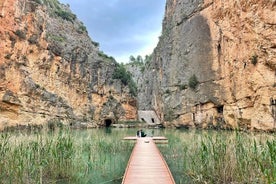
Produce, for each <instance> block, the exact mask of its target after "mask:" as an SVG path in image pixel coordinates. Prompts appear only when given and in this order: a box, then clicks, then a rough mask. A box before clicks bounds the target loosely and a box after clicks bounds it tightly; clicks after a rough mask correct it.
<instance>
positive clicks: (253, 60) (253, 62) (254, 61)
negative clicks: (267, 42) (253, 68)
mask: <svg viewBox="0 0 276 184" xmlns="http://www.w3.org/2000/svg"><path fill="white" fill-rule="evenodd" d="M250 60H251V63H252V64H253V65H256V64H257V62H258V56H257V55H256V54H255V55H253V56H252V57H251V59H250Z"/></svg>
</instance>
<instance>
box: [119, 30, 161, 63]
mask: <svg viewBox="0 0 276 184" xmlns="http://www.w3.org/2000/svg"><path fill="white" fill-rule="evenodd" d="M160 34H161V30H157V31H154V32H151V33H149V34H147V35H135V36H134V38H133V39H134V40H136V41H137V40H146V41H147V43H146V44H145V46H144V47H142V48H141V49H139V50H137V51H133V52H132V53H130V54H129V53H127V54H122V55H118V56H114V57H115V59H116V61H117V62H119V63H121V62H123V63H127V62H128V61H129V56H130V55H133V56H135V57H136V56H138V55H141V56H142V57H145V56H146V55H150V54H151V53H152V52H153V50H154V48H155V47H156V46H157V43H158V41H159V36H160Z"/></svg>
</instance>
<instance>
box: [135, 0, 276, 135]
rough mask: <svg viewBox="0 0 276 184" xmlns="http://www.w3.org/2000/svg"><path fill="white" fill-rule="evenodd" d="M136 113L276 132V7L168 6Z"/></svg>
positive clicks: (171, 1)
mask: <svg viewBox="0 0 276 184" xmlns="http://www.w3.org/2000/svg"><path fill="white" fill-rule="evenodd" d="M143 83H144V85H143V86H142V88H141V90H140V94H139V95H138V97H139V108H140V109H141V110H147V109H148V110H149V109H150V110H152V109H153V110H155V111H156V112H157V113H158V115H159V116H160V118H161V120H162V121H163V122H164V125H166V126H176V127H183V126H184V127H203V128H205V127H217V128H239V129H262V130H272V131H273V130H274V131H275V128H276V116H275V112H276V110H275V108H276V107H275V101H276V100H275V99H276V1H274V0H272V1H267V0H233V1H221V0H167V4H166V13H165V17H164V20H163V30H162V36H161V37H160V41H159V43H158V46H157V48H156V49H155V51H154V53H153V60H152V62H151V63H150V66H149V67H147V68H146V70H145V72H144V82H143Z"/></svg>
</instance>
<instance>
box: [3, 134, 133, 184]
mask: <svg viewBox="0 0 276 184" xmlns="http://www.w3.org/2000/svg"><path fill="white" fill-rule="evenodd" d="M120 139H121V137H117V138H114V137H113V138H112V137H110V136H104V135H100V136H99V135H93V134H89V135H86V136H84V137H83V136H80V135H77V134H76V133H74V132H72V131H70V130H66V131H59V132H55V133H39V134H36V135H34V134H31V135H14V134H10V133H4V134H1V135H0V158H1V159H0V181H1V183H105V182H107V181H112V182H113V183H116V182H117V183H120V181H121V178H122V176H123V174H124V169H125V167H126V165H127V161H128V158H129V155H130V153H131V149H132V145H130V143H129V144H128V143H126V142H122V141H121V140H120ZM114 180H115V181H114ZM116 180H117V181H116Z"/></svg>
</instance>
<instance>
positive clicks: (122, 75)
mask: <svg viewBox="0 0 276 184" xmlns="http://www.w3.org/2000/svg"><path fill="white" fill-rule="evenodd" d="M112 77H113V79H119V80H120V81H121V82H122V83H123V84H124V85H128V88H129V92H130V94H131V95H133V96H137V86H136V84H135V82H134V81H133V79H132V77H131V74H130V73H129V72H128V71H127V70H126V68H125V67H124V65H123V64H120V65H118V66H117V67H116V69H115V71H114V73H113V76H112Z"/></svg>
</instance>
